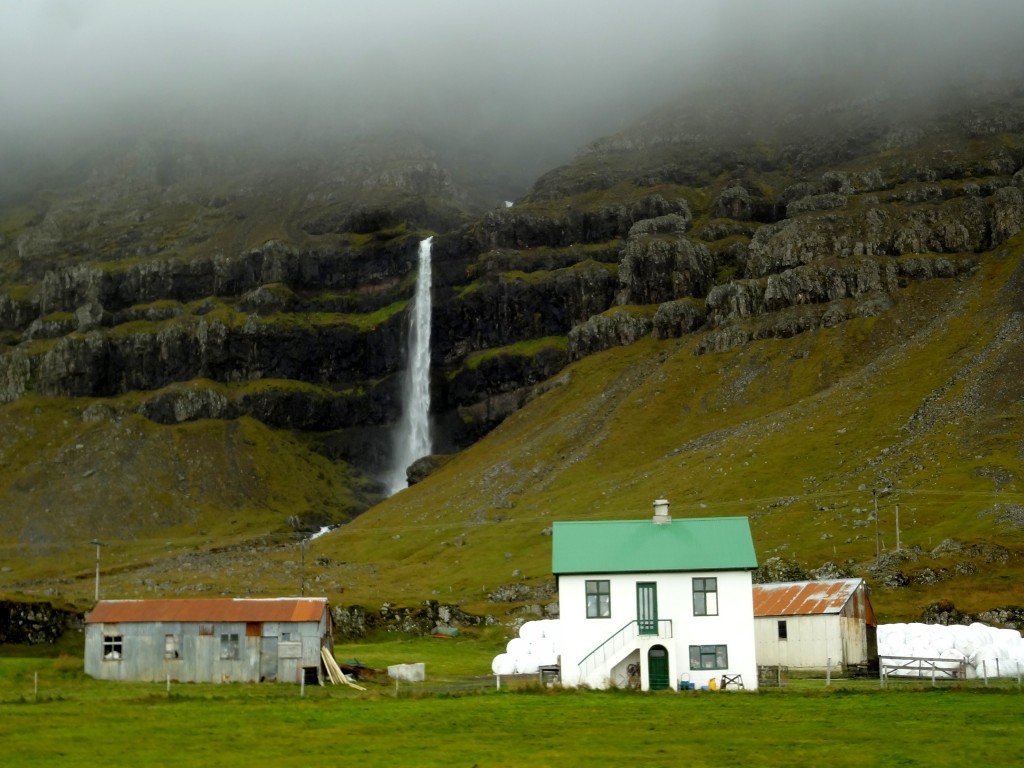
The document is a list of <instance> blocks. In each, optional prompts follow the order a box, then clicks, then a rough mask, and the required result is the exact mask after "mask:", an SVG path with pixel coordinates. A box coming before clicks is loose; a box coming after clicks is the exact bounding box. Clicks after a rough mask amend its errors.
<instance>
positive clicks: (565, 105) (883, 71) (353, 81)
mask: <svg viewBox="0 0 1024 768" xmlns="http://www.w3.org/2000/svg"><path fill="white" fill-rule="evenodd" d="M1022 39H1024V0H972V2H965V1H962V0H776V1H775V2H761V1H760V0H505V1H504V2H492V1H491V0H419V1H416V0H287V1H285V0H280V1H273V0H0V115H2V116H3V117H2V123H3V126H2V127H0V132H3V131H6V132H7V135H8V136H9V135H11V133H15V132H27V133H30V134H32V135H34V136H36V137H39V136H47V135H50V134H56V135H62V134H66V133H68V132H72V133H73V132H75V131H79V130H85V129H89V128H95V127H97V126H99V127H101V128H104V129H105V128H106V127H109V126H123V125H125V124H132V123H146V122H147V121H151V120H153V119H156V120H158V121H161V122H168V121H169V122H170V123H172V124H173V123H177V124H179V125H180V126H182V127H185V128H188V127H189V126H201V125H206V124H212V125H218V126H236V127H240V126H255V127H257V128H258V127H260V126H273V128H274V130H279V131H281V132H282V133H283V134H285V135H287V134H288V133H289V132H291V133H294V134H310V133H317V132H320V131H324V130H332V129H334V127H338V128H339V129H341V127H342V126H345V127H346V129H347V127H348V126H351V125H361V126H363V127H364V128H367V129H377V128H379V126H381V125H393V126H398V127H402V128H410V127H413V126H415V125H417V124H424V125H430V126H431V127H432V128H434V129H443V128H444V127H445V126H449V127H450V128H451V130H452V131H455V132H457V133H459V134H460V135H464V136H466V137H469V138H472V139H474V140H477V141H478V142H479V144H480V146H487V142H488V141H495V142H500V141H502V140H503V137H505V140H511V139H508V138H507V137H510V136H516V135H518V136H520V137H522V136H526V137H529V138H531V140H532V139H534V138H535V137H544V136H547V137H549V138H550V139H551V141H552V142H553V143H558V144H559V147H560V151H561V148H562V146H563V145H570V144H571V145H573V146H579V145H580V144H582V143H583V142H585V141H586V140H588V139H592V138H596V137H597V136H599V135H601V134H603V133H607V132H610V131H614V130H616V129H617V128H619V127H620V126H621V125H622V124H623V123H624V122H625V121H626V120H627V119H629V118H635V117H636V116H637V115H638V114H639V111H640V110H642V109H646V108H647V107H649V106H651V105H653V104H655V103H656V102H657V101H658V100H660V99H663V98H666V97H667V96H669V95H671V94H673V93H677V92H679V91H680V90H684V89H685V88H687V87H690V86H693V85H695V84H700V83H701V82H708V81H709V80H712V79H714V80H718V81H721V82H723V83H726V82H728V79H727V78H728V77H735V76H750V75H758V76H761V75H765V74H766V73H773V72H774V73H775V74H776V75H777V76H778V77H779V78H780V79H781V80H785V79H791V80H797V79H801V78H810V79H814V78H822V77H827V76H838V75H839V74H842V76H843V77H846V78H854V79H855V78H856V77H859V76H863V77H865V78H870V79H873V80H877V79H880V78H887V77H891V78H894V79H896V80H899V81H901V82H906V83H911V84H916V83H918V82H920V83H922V84H927V85H929V86H931V85H934V84H935V83H936V82H938V83H941V82H942V81H943V80H944V79H946V78H949V77H951V76H954V75H956V74H957V73H963V72H965V71H967V70H971V71H976V70H989V71H992V70H999V69H1004V68H1008V67H1019V66H1020V64H1021V60H1022V59H1024V55H1022V54H1021V50H1020V46H1021V40H1022ZM268 130H269V129H268ZM2 149H3V144H2V142H0V150H2Z"/></svg>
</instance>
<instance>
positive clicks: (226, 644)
mask: <svg viewBox="0 0 1024 768" xmlns="http://www.w3.org/2000/svg"><path fill="white" fill-rule="evenodd" d="M220 657H221V658H222V659H237V658H238V635H237V634H235V633H231V634H223V635H221V636H220Z"/></svg>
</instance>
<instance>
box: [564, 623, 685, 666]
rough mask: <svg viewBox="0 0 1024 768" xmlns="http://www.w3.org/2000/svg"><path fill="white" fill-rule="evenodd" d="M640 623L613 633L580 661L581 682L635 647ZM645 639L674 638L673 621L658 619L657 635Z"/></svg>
mask: <svg viewBox="0 0 1024 768" xmlns="http://www.w3.org/2000/svg"><path fill="white" fill-rule="evenodd" d="M639 627H640V622H639V621H638V620H637V619H633V620H632V621H630V622H629V623H628V624H626V625H625V626H624V627H622V629H620V630H618V631H617V632H615V633H613V634H612V635H611V636H610V637H609V638H608V639H607V640H605V641H604V642H603V643H601V644H600V645H599V646H597V647H596V648H595V649H594V650H592V651H591V652H590V653H588V654H587V655H586V656H584V657H583V658H582V659H580V662H579V664H578V665H577V666H578V667H579V670H580V680H581V681H584V680H586V679H587V675H589V674H590V673H591V672H593V671H594V670H595V669H597V668H598V667H600V666H604V665H605V664H607V662H608V659H609V658H611V657H612V656H614V655H615V654H617V653H618V652H619V651H621V650H622V649H623V648H625V647H627V646H633V645H634V641H635V640H636V639H637V638H638V637H640V636H641V635H640V629H639ZM643 637H659V638H668V637H672V620H671V619H658V631H657V633H644V634H643Z"/></svg>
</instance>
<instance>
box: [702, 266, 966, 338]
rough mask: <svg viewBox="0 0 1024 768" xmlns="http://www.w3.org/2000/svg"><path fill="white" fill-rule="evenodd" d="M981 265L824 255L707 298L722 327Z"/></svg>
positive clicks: (720, 289)
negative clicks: (835, 257) (829, 257)
mask: <svg viewBox="0 0 1024 768" xmlns="http://www.w3.org/2000/svg"><path fill="white" fill-rule="evenodd" d="M976 267H977V262H976V261H975V260H974V259H973V258H967V257H963V258H949V257H945V256H916V257H904V258H900V259H894V258H890V257H872V258H850V259H824V260H821V261H817V262H814V263H811V264H806V265H802V266H798V267H795V268H793V269H787V270H785V271H783V272H779V273H777V274H774V275H770V276H769V277H767V278H758V279H755V280H738V281H734V282H730V283H727V284H725V285H719V286H715V287H714V288H712V289H711V291H709V292H708V297H707V310H708V322H709V323H710V324H711V325H722V324H724V323H727V322H729V321H734V320H740V319H743V318H748V317H754V316H756V315H760V314H763V313H765V312H774V311H777V310H780V309H783V308H786V307H794V306H799V305H802V304H821V303H827V302H835V301H839V300H841V299H857V298H859V297H862V296H867V295H879V294H881V295H891V294H893V293H894V292H895V291H896V290H898V289H899V288H900V287H902V286H904V285H906V284H907V283H908V282H909V281H911V280H931V279H935V278H950V277H956V276H958V275H962V274H967V273H970V272H971V271H973V270H974V269H975V268H976Z"/></svg>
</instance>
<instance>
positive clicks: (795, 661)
mask: <svg viewBox="0 0 1024 768" xmlns="http://www.w3.org/2000/svg"><path fill="white" fill-rule="evenodd" d="M754 636H755V638H756V644H757V650H756V653H757V663H758V664H759V665H762V666H763V665H771V666H775V665H780V666H784V667H789V668H790V669H808V670H824V669H825V668H826V666H828V664H829V661H830V660H831V665H832V667H833V668H834V669H838V668H839V667H842V668H843V669H845V670H850V669H854V668H868V669H872V668H873V669H877V668H878V641H877V636H876V623H875V614H874V611H873V610H872V608H871V599H870V590H869V589H868V586H867V584H865V583H864V579H827V580H822V581H794V582H781V583H777V584H755V585H754Z"/></svg>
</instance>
